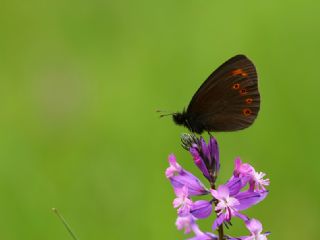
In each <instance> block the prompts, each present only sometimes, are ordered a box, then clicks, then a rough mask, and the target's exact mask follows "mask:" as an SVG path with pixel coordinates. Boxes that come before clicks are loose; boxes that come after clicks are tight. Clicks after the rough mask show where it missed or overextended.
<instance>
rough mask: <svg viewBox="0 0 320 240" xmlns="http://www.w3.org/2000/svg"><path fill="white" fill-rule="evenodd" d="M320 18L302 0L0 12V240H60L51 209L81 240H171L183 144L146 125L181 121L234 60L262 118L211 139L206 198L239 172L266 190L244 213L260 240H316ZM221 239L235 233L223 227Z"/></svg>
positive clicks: (5, 4)
mask: <svg viewBox="0 0 320 240" xmlns="http://www.w3.org/2000/svg"><path fill="white" fill-rule="evenodd" d="M319 11H320V3H319V2H316V1H310V0H307V1H290V2H289V1H276V0H271V1H258V0H245V1H215V0H204V1H172V0H164V1H146V0H137V1H108V0H107V1H101V0H91V1H84V0H80V1H73V0H67V1H66V0H63V1H62V0H56V1H40V0H30V1H18V0H10V1H9V0H3V1H1V3H0V27H1V28H0V29H1V37H0V79H1V85H0V92H1V93H0V101H1V108H0V112H1V116H0V236H1V237H0V238H1V239H6V240H15V239H25V240H27V239H30V240H31V239H32V240H34V239H46V240H51V239H52V240H53V239H54V240H56V239H59V240H62V239H70V236H69V235H68V233H67V232H66V231H65V229H64V228H63V226H62V224H61V223H60V222H59V221H58V219H57V218H56V216H54V214H53V213H52V212H51V208H52V207H56V208H58V209H59V210H60V212H61V213H62V214H63V215H64V217H65V218H66V219H67V220H68V222H69V224H70V225H71V226H72V228H73V229H74V231H75V232H76V233H77V235H78V237H79V239H80V240H85V239H159V240H160V239H161V240H163V239H184V238H185V236H184V235H183V234H182V232H179V231H178V230H177V229H176V228H175V225H174V222H175V218H176V213H175V210H174V209H173V208H172V200H173V198H174V194H173V192H172V189H171V186H170V184H169V182H168V181H167V180H166V178H165V176H164V171H165V169H166V167H167V166H168V164H167V156H168V154H169V153H171V152H174V153H175V154H176V155H177V158H178V161H180V163H181V164H182V165H183V166H184V167H185V168H187V169H188V170H190V171H193V172H195V174H196V175H198V176H200V175H201V174H200V173H199V172H198V171H197V169H196V168H195V167H194V166H193V165H192V161H191V157H190V156H189V154H188V153H187V152H186V151H184V150H183V149H182V148H181V147H180V138H179V136H180V134H181V133H182V132H186V131H187V130H186V129H183V128H182V127H177V126H175V125H174V124H173V122H172V121H171V119H170V118H164V119H161V120H160V119H159V116H158V114H157V113H155V110H156V109H164V110H168V111H177V110H182V108H183V107H185V106H186V105H187V104H188V102H189V100H190V99H191V96H192V95H193V93H194V92H195V91H196V89H197V88H198V87H199V86H200V84H201V83H202V82H203V81H204V80H205V79H206V77H207V76H208V75H209V74H210V73H211V72H212V71H213V70H214V69H215V68H216V67H218V66H219V65H220V64H221V63H223V62H224V61H225V60H227V59H228V58H230V57H232V56H233V55H236V54H239V53H243V54H246V55H247V56H249V58H251V59H252V60H253V61H254V63H255V64H256V67H257V69H258V74H259V86H260V92H261V96H262V105H261V111H260V114H259V117H258V119H257V121H256V122H255V124H254V125H253V126H252V127H250V128H249V129H247V130H245V131H240V132H234V133H219V134H216V137H217V138H218V140H219V144H220V150H221V161H222V169H221V176H220V179H219V182H220V183H223V182H224V181H225V180H227V178H229V176H230V174H231V172H232V168H233V160H234V158H235V157H236V156H241V157H242V158H243V160H244V161H248V162H250V163H252V164H253V165H254V166H255V167H256V169H258V170H260V171H264V172H266V173H267V174H268V177H269V178H270V179H271V186H270V188H269V189H270V194H269V196H268V197H267V199H266V200H265V201H264V202H262V203H261V204H259V205H257V206H255V207H254V208H252V209H251V210H250V211H247V212H246V213H247V214H248V215H249V216H252V217H256V218H258V219H260V220H261V221H262V223H263V224H264V228H265V230H269V231H271V232H272V235H271V236H270V238H271V239H317V238H318V235H319V233H318V229H317V227H318V222H319V220H318V217H319V214H320V206H319V202H320V188H319V184H320V180H319V176H318V175H319V170H320V161H319V159H318V154H316V153H317V152H316V148H317V145H318V142H319V140H318V139H319V134H320V132H319V122H320V121H319V120H320V117H319V116H320V114H319V103H320V101H319V93H318V91H319V88H320V67H319V65H320V63H319V54H320V45H319V43H320V28H319V26H320V14H319ZM202 179H203V178H202ZM212 221H213V218H212V219H209V220H208V221H204V223H203V224H201V226H202V227H203V230H210V225H211V223H212ZM229 233H237V234H243V233H247V232H246V229H245V228H244V226H243V224H241V222H238V221H235V222H234V227H233V228H232V230H231V231H230V232H229Z"/></svg>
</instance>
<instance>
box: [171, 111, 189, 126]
mask: <svg viewBox="0 0 320 240" xmlns="http://www.w3.org/2000/svg"><path fill="white" fill-rule="evenodd" d="M172 119H173V121H174V122H175V124H177V125H184V126H187V125H188V121H187V117H186V113H185V111H183V112H182V113H179V112H178V113H174V114H173V115H172Z"/></svg>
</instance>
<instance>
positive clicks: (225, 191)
mask: <svg viewBox="0 0 320 240" xmlns="http://www.w3.org/2000/svg"><path fill="white" fill-rule="evenodd" d="M218 194H219V199H222V198H227V197H229V195H230V193H229V188H228V186H225V185H220V186H219V187H218Z"/></svg>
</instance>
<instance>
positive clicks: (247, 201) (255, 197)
mask: <svg viewBox="0 0 320 240" xmlns="http://www.w3.org/2000/svg"><path fill="white" fill-rule="evenodd" d="M267 194H268V192H267V191H264V192H260V193H259V192H251V191H246V192H242V193H239V194H237V195H236V196H234V197H235V198H237V199H238V200H239V202H240V205H237V206H235V208H236V209H237V210H245V209H247V208H249V207H251V206H252V205H255V204H257V203H259V202H261V201H262V200H263V199H264V198H265V197H266V196H267Z"/></svg>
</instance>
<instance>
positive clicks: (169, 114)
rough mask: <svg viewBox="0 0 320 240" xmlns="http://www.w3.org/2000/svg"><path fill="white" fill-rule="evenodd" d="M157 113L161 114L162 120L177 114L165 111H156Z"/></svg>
mask: <svg viewBox="0 0 320 240" xmlns="http://www.w3.org/2000/svg"><path fill="white" fill-rule="evenodd" d="M156 112H158V113H161V114H160V118H162V117H166V116H172V115H173V114H175V113H168V111H163V110H156Z"/></svg>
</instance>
